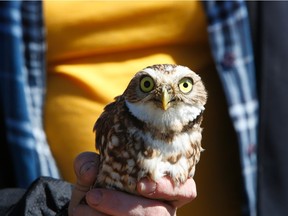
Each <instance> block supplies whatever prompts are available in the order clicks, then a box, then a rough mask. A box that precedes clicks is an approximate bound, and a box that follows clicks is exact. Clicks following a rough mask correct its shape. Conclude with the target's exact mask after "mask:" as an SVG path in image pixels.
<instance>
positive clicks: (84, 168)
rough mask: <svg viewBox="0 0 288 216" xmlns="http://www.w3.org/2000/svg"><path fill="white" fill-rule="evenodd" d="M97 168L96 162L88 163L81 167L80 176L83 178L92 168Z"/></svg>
mask: <svg viewBox="0 0 288 216" xmlns="http://www.w3.org/2000/svg"><path fill="white" fill-rule="evenodd" d="M94 166H96V163H95V162H94V161H88V162H86V163H84V164H83V165H82V166H81V167H80V176H82V175H83V174H84V173H86V172H87V171H88V170H89V169H91V167H94Z"/></svg>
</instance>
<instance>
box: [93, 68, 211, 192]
mask: <svg viewBox="0 0 288 216" xmlns="http://www.w3.org/2000/svg"><path fill="white" fill-rule="evenodd" d="M206 100H207V92H206V90H205V87H204V85H203V82H202V81H201V78H200V77H199V76H198V75H197V74H196V73H194V72H193V71H191V70H190V69H189V68H187V67H184V66H179V65H170V64H159V65H153V66H149V67H147V68H145V69H143V70H141V71H140V72H138V73H136V75H135V76H134V77H133V78H132V80H131V81H130V83H129V85H128V87H127V89H126V90H125V91H124V93H123V94H122V95H121V96H118V97H116V98H115V101H114V102H113V103H111V104H109V105H107V106H106V107H105V110H104V112H103V113H102V114H101V116H100V117H99V119H98V120H97V121H96V123H95V126H94V130H96V147H97V148H98V149H99V152H100V167H99V174H98V177H97V181H96V186H99V187H106V188H115V189H118V190H122V191H126V192H129V193H134V194H137V191H136V183H137V181H138V180H139V179H141V178H142V177H146V176H147V177H149V178H151V179H152V180H154V181H157V179H159V178H161V177H163V176H165V175H167V176H170V177H171V179H172V180H173V182H174V183H175V185H177V184H179V183H183V182H185V181H186V179H187V178H188V177H193V175H194V172H195V166H196V164H197V162H198V161H199V159H200V153H201V151H202V148H201V139H202V134H201V132H202V128H201V126H200V124H201V122H202V115H203V111H204V105H205V104H206Z"/></svg>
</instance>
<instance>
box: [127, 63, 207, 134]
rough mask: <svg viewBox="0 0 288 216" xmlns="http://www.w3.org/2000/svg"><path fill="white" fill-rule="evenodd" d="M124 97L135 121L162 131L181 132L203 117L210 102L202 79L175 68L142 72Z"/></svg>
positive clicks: (162, 66)
mask: <svg viewBox="0 0 288 216" xmlns="http://www.w3.org/2000/svg"><path fill="white" fill-rule="evenodd" d="M123 96H124V98H125V102H126V105H127V107H128V109H129V111H130V112H131V113H132V114H133V115H134V116H135V117H137V118H138V119H140V120H142V121H144V122H146V123H148V124H151V125H152V126H155V127H158V128H159V127H160V128H162V129H163V130H167V129H171V128H175V129H176V130H178V129H179V130H181V127H183V125H186V124H187V123H188V122H190V121H193V120H194V119H196V118H197V116H199V115H200V114H201V113H202V111H203V110H204V105H205V104H206V101H207V91H206V89H205V87H204V85H203V82H202V81H201V78H200V76H198V75H197V74H196V73H195V72H193V71H192V70H190V69H189V68H188V67H184V66H180V65H172V64H158V65H152V66H149V67H146V68H144V69H143V70H141V71H139V72H138V73H136V74H135V76H134V77H133V79H132V80H131V81H130V83H129V85H128V87H127V89H126V90H125V92H124V94H123ZM177 128H178V129H177Z"/></svg>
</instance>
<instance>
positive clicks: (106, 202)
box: [86, 189, 176, 216]
mask: <svg viewBox="0 0 288 216" xmlns="http://www.w3.org/2000/svg"><path fill="white" fill-rule="evenodd" d="M86 200H87V203H88V205H89V206H91V207H92V208H94V209H96V210H98V211H100V212H103V213H105V214H108V215H117V216H127V215H129V216H140V215H164V216H165V215H175V214H176V208H174V207H172V206H170V205H169V204H166V203H163V202H161V201H159V200H152V199H147V198H145V197H141V196H136V195H131V194H128V193H124V192H119V191H115V190H107V189H93V190H91V191H89V192H87V194H86Z"/></svg>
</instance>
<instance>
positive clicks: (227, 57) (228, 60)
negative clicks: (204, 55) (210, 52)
mask: <svg viewBox="0 0 288 216" xmlns="http://www.w3.org/2000/svg"><path fill="white" fill-rule="evenodd" d="M234 62H235V55H234V53H232V52H227V53H225V54H224V57H223V60H222V62H221V65H222V67H223V68H224V69H229V68H231V67H233V65H234Z"/></svg>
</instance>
